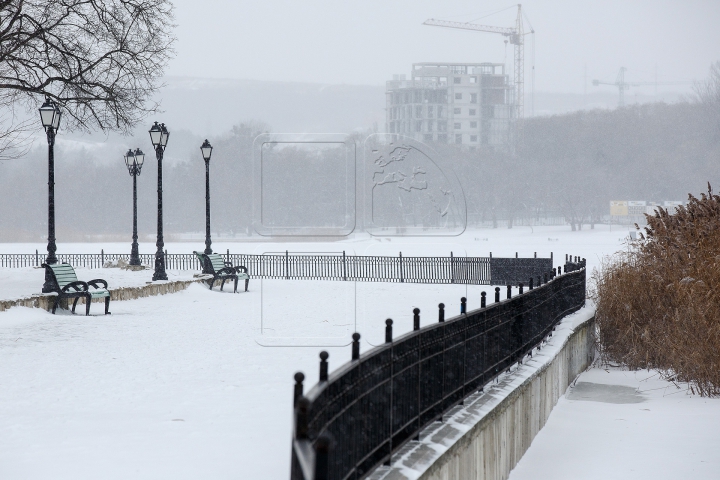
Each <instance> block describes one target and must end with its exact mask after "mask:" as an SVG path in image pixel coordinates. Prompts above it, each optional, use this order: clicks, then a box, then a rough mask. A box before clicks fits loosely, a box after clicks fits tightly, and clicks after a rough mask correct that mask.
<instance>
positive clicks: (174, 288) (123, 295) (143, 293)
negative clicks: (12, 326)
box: [0, 278, 204, 312]
mask: <svg viewBox="0 0 720 480" xmlns="http://www.w3.org/2000/svg"><path fill="white" fill-rule="evenodd" d="M203 281H204V279H203V278H196V279H193V280H176V281H162V282H152V283H148V284H146V285H140V286H135V287H119V288H113V289H111V290H110V307H111V308H110V310H111V311H112V302H115V301H118V300H134V299H136V298H143V297H152V296H155V295H165V294H167V293H175V292H179V291H180V290H185V289H186V288H188V286H189V285H190V284H192V283H200V282H203ZM54 301H55V295H54V294H43V293H39V294H35V295H31V296H29V297H25V298H19V299H14V300H0V312H2V311H5V310H7V309H8V308H12V307H30V308H42V309H44V310H47V311H50V310H52V306H53V302H54ZM93 302H94V303H96V302H97V303H104V302H105V299H104V298H95V299H93ZM63 303H64V305H63ZM84 304H85V299H83V298H81V299H80V300H78V305H84ZM60 306H61V307H62V308H68V307H67V301H65V302H61V305H60ZM79 308H80V307H79V306H78V307H77V308H76V310H75V311H76V312H78V311H82V310H79Z"/></svg>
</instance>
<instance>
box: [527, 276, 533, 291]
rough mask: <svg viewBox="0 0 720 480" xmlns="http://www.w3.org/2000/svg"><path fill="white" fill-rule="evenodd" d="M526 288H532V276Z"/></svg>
mask: <svg viewBox="0 0 720 480" xmlns="http://www.w3.org/2000/svg"><path fill="white" fill-rule="evenodd" d="M528 288H529V289H530V290H532V289H533V278H532V277H530V283H529V284H528Z"/></svg>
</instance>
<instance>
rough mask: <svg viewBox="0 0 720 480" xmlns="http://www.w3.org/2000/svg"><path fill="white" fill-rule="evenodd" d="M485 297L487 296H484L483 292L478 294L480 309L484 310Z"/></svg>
mask: <svg viewBox="0 0 720 480" xmlns="http://www.w3.org/2000/svg"><path fill="white" fill-rule="evenodd" d="M486 296H487V294H486V293H485V292H482V293H481V294H480V308H485V305H486V303H485V297H486Z"/></svg>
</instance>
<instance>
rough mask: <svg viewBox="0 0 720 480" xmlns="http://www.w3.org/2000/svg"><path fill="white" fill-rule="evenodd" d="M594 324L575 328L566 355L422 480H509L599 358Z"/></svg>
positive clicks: (473, 431) (486, 419) (516, 393)
mask: <svg viewBox="0 0 720 480" xmlns="http://www.w3.org/2000/svg"><path fill="white" fill-rule="evenodd" d="M594 325H595V323H594V319H591V320H588V321H586V322H585V323H584V324H582V325H581V326H579V327H578V328H576V329H575V331H574V332H573V333H572V334H571V335H570V337H569V338H568V339H567V342H566V343H565V345H564V346H563V348H562V350H561V351H560V353H559V354H558V355H557V356H556V357H555V359H553V360H552V361H551V362H550V363H549V364H547V365H545V366H544V367H543V368H541V369H539V370H538V371H537V372H536V373H535V374H534V375H532V376H531V377H530V378H528V379H527V380H525V382H523V384H522V385H520V387H518V388H516V389H515V390H514V391H513V392H512V393H511V394H510V395H508V396H507V397H506V398H505V399H504V400H503V401H502V402H500V404H498V405H497V406H496V407H495V408H494V409H493V410H492V411H491V412H490V414H488V415H486V416H485V417H484V418H483V419H482V420H481V421H480V422H478V423H477V424H476V425H475V426H474V427H473V428H472V429H471V430H470V431H469V432H467V433H466V434H465V435H464V436H463V437H462V438H461V439H460V440H459V441H458V442H456V443H455V444H454V445H453V446H452V447H450V448H449V449H448V450H447V451H446V452H445V453H444V454H443V455H442V456H441V457H440V458H439V459H438V460H437V461H435V462H434V463H433V465H432V466H431V467H430V468H428V469H427V470H426V471H425V472H424V474H423V475H421V476H420V479H423V480H471V479H473V480H474V479H478V480H479V479H486V480H489V479H493V480H504V479H506V478H508V476H509V475H510V471H511V470H512V469H513V467H515V465H517V463H518V462H519V461H520V459H521V458H522V456H523V454H524V453H525V451H526V450H527V449H528V448H530V443H531V442H532V440H533V438H535V435H537V433H538V432H539V431H540V429H541V428H542V427H543V426H545V422H547V419H548V417H549V416H550V412H552V409H553V407H554V406H555V404H556V403H557V401H558V399H559V398H560V397H561V396H562V395H563V394H564V393H565V391H566V390H567V388H568V386H569V385H570V384H571V383H572V381H573V380H574V379H575V377H577V376H578V375H579V374H580V373H582V372H583V371H584V370H585V369H586V368H587V367H588V365H590V363H591V362H592V359H593V335H592V329H593V328H594Z"/></svg>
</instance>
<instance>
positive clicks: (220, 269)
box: [194, 252, 250, 293]
mask: <svg viewBox="0 0 720 480" xmlns="http://www.w3.org/2000/svg"><path fill="white" fill-rule="evenodd" d="M194 253H195V255H197V257H198V260H200V265H202V267H203V273H205V274H207V275H212V276H213V278H212V279H211V280H208V285H209V286H210V290H212V288H213V286H214V285H215V281H217V280H222V283H221V284H220V290H222V289H223V287H224V286H225V282H226V281H228V280H233V281H234V282H235V289H234V290H233V292H234V293H237V286H238V280H241V279H242V280H245V291H246V292H247V290H248V284H249V283H250V276H249V275H248V270H247V268H246V267H244V266H242V265H240V266H237V267H234V266H233V265H232V263H230V262H226V261H225V260H224V259H223V256H222V255H220V254H218V253H210V254H206V253H203V252H194Z"/></svg>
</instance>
